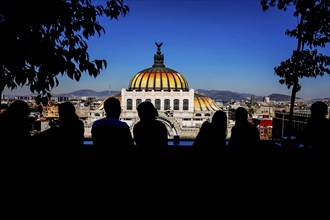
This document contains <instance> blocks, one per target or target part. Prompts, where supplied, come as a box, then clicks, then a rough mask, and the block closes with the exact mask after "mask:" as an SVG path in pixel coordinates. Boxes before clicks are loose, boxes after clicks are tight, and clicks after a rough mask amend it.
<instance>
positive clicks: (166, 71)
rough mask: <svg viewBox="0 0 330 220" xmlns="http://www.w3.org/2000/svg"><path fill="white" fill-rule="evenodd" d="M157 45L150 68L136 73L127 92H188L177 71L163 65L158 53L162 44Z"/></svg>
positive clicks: (184, 80) (187, 87)
mask: <svg viewBox="0 0 330 220" xmlns="http://www.w3.org/2000/svg"><path fill="white" fill-rule="evenodd" d="M156 45H157V53H156V54H155V55H154V64H153V65H152V67H150V68H147V69H144V70H142V71H140V72H138V73H137V74H136V75H135V76H134V77H133V78H132V80H131V82H130V84H129V88H128V90H130V91H131V90H137V91H141V90H145V91H151V90H155V91H161V90H164V91H171V90H174V91H180V90H183V91H189V86H188V83H187V81H186V79H185V78H184V77H183V76H182V75H181V74H180V73H179V72H177V71H175V70H173V69H170V68H167V67H165V65H164V55H163V54H161V52H160V47H161V45H162V43H160V44H158V43H156Z"/></svg>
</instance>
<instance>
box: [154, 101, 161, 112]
mask: <svg viewBox="0 0 330 220" xmlns="http://www.w3.org/2000/svg"><path fill="white" fill-rule="evenodd" d="M155 108H156V109H157V110H160V99H156V100H155Z"/></svg>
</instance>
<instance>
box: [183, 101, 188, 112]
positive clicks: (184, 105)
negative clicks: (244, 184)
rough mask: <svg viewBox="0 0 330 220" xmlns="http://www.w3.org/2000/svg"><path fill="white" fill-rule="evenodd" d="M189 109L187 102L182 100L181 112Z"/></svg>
mask: <svg viewBox="0 0 330 220" xmlns="http://www.w3.org/2000/svg"><path fill="white" fill-rule="evenodd" d="M188 109H189V100H188V99H184V100H183V110H188Z"/></svg>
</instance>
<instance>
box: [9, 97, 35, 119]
mask: <svg viewBox="0 0 330 220" xmlns="http://www.w3.org/2000/svg"><path fill="white" fill-rule="evenodd" d="M30 112H31V109H30V107H29V105H28V104H27V103H26V102H25V101H22V100H16V101H14V102H13V103H11V104H10V106H9V107H8V110H7V113H8V117H9V118H10V119H11V120H15V121H22V120H23V121H28V120H29V115H30Z"/></svg>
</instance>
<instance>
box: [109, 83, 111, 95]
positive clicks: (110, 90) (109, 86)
mask: <svg viewBox="0 0 330 220" xmlns="http://www.w3.org/2000/svg"><path fill="white" fill-rule="evenodd" d="M109 95H111V84H109Z"/></svg>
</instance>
